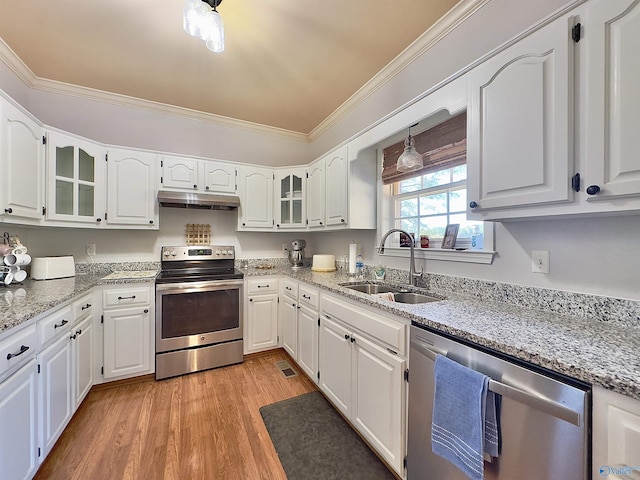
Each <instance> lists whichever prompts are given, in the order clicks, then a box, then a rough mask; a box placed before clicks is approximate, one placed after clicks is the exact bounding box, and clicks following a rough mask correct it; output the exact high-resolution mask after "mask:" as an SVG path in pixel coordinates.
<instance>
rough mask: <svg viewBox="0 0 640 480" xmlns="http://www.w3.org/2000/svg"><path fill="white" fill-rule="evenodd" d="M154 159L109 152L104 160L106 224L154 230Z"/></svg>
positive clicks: (140, 154) (149, 155)
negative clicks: (105, 164)
mask: <svg viewBox="0 0 640 480" xmlns="http://www.w3.org/2000/svg"><path fill="white" fill-rule="evenodd" d="M155 179H156V156H155V154H152V153H149V152H138V151H132V150H120V149H110V150H109V157H108V161H107V225H140V226H145V227H148V228H150V229H157V228H158V201H157V200H156V181H155Z"/></svg>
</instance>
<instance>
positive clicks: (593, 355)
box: [0, 265, 640, 400]
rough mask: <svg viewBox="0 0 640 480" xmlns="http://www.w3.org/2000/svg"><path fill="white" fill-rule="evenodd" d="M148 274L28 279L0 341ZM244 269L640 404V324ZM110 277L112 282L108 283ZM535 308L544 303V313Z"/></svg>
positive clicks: (13, 300) (5, 317)
mask: <svg viewBox="0 0 640 480" xmlns="http://www.w3.org/2000/svg"><path fill="white" fill-rule="evenodd" d="M144 270H145V271H144V273H142V272H131V271H129V272H128V273H121V272H120V271H116V272H112V273H114V274H112V275H107V274H108V273H109V272H102V273H87V274H77V275H76V276H75V277H72V278H64V279H59V280H46V281H35V280H27V281H25V282H24V283H23V284H19V285H15V286H14V285H10V286H9V287H3V288H0V337H3V336H4V335H5V334H8V331H9V329H11V328H13V327H16V326H19V325H21V324H23V323H25V322H26V321H28V320H30V319H32V318H34V317H36V316H37V315H40V314H41V313H44V312H46V311H47V310H50V309H52V308H55V307H57V306H59V305H61V304H62V303H64V302H65V301H67V300H70V299H72V298H74V297H77V296H78V295H80V294H82V293H84V292H86V291H88V290H90V289H91V288H93V287H94V286H97V285H106V284H124V283H140V282H152V281H153V280H154V278H155V275H154V276H151V275H152V274H153V271H151V270H148V269H144ZM242 271H243V272H244V273H245V276H247V277H252V276H263V275H287V276H289V277H291V278H294V279H297V280H300V281H303V282H305V283H308V284H310V285H313V286H316V287H319V288H321V289H323V290H327V291H330V292H334V293H337V294H340V295H342V296H344V297H347V298H350V299H352V300H355V301H357V302H360V303H363V304H365V305H369V306H372V307H375V308H378V309H380V310H382V311H386V312H389V313H391V314H394V315H396V316H399V317H401V318H403V319H405V320H406V321H407V323H414V324H418V325H425V326H428V327H430V328H432V329H435V330H437V331H440V332H443V333H448V334H451V335H454V336H456V337H458V338H461V339H465V340H468V341H470V342H473V343H475V344H478V345H482V346H484V347H487V348H491V349H493V350H496V351H499V352H502V353H505V354H508V355H511V356H513V357H516V358H518V359H521V360H524V361H527V362H531V363H533V364H535V365H538V366H541V367H544V368H548V369H550V370H553V371H556V372H559V373H562V374H565V375H568V376H570V377H574V378H577V379H579V380H583V381H586V382H589V383H592V384H595V385H600V386H602V387H604V388H607V389H610V390H614V391H616V392H618V393H622V394H624V395H627V396H630V397H633V398H636V399H639V400H640V326H639V325H637V324H625V323H621V322H615V321H603V320H601V319H595V318H593V317H590V316H577V315H567V314H564V313H558V312H554V311H550V308H549V305H548V304H545V303H544V302H543V301H541V300H539V299H538V300H537V302H536V301H530V302H528V303H526V305H527V306H526V307H523V306H518V305H514V304H509V303H505V302H499V301H495V300H491V299H488V298H489V296H488V295H485V296H480V297H477V298H474V297H472V296H469V295H460V294H458V293H451V292H452V291H454V290H453V289H450V290H448V291H447V290H441V291H435V295H436V296H442V295H444V298H445V299H444V300H442V301H439V302H432V303H425V304H417V305H410V304H402V303H395V302H390V301H387V300H384V299H382V298H379V297H376V296H372V295H367V294H364V293H360V292H356V291H354V290H349V289H347V288H345V287H344V286H341V285H340V284H341V283H346V282H353V281H354V279H353V277H349V276H348V275H346V274H345V273H343V272H342V271H340V270H339V271H337V272H330V273H320V272H313V271H311V269H309V268H305V269H302V270H297V271H294V270H291V269H290V268H286V267H283V266H280V265H275V268H273V269H258V268H255V267H250V268H248V269H244V270H242ZM106 276H109V278H112V279H109V278H107V279H105V277H106ZM369 283H371V282H369ZM389 283H396V282H393V281H390V282H389ZM484 297H487V298H484ZM534 300H536V299H535V298H534ZM536 303H539V304H540V307H539V308H536ZM587 313H589V312H587Z"/></svg>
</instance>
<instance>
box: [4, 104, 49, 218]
mask: <svg viewBox="0 0 640 480" xmlns="http://www.w3.org/2000/svg"><path fill="white" fill-rule="evenodd" d="M0 121H1V122H2V125H1V126H0V128H1V130H0V148H1V149H2V150H1V151H0V167H1V169H2V175H1V176H0V182H1V183H0V184H1V188H0V202H1V203H0V220H1V221H8V222H11V221H14V220H15V221H19V222H20V221H24V220H25V219H27V221H29V220H31V221H35V222H37V221H39V220H41V219H42V218H43V207H44V188H43V187H44V153H45V147H44V145H43V135H44V131H43V129H42V127H41V126H40V125H38V124H37V123H36V122H35V121H34V120H33V119H32V118H31V117H30V116H29V115H27V114H26V113H24V112H23V111H21V110H20V109H18V108H17V107H15V106H14V105H13V104H11V103H10V102H9V101H7V100H5V99H4V98H2V97H1V96H0Z"/></svg>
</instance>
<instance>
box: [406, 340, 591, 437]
mask: <svg viewBox="0 0 640 480" xmlns="http://www.w3.org/2000/svg"><path fill="white" fill-rule="evenodd" d="M411 348H413V349H415V350H417V351H419V352H420V353H421V354H423V355H424V356H425V357H427V358H429V359H430V360H433V361H434V362H435V361H436V356H437V355H444V356H445V357H446V356H447V352H445V351H441V350H436V349H435V348H433V347H431V346H427V345H425V344H424V343H418V342H415V341H413V340H412V341H411ZM489 390H491V391H492V392H494V393H497V394H498V395H503V396H505V397H508V398H511V399H512V400H515V401H516V402H520V403H523V404H525V405H528V406H530V407H532V408H535V409H536V410H540V411H542V412H545V413H548V414H550V415H553V416H554V417H556V418H559V419H560V420H564V421H566V422H569V423H571V424H572V425H576V426H577V427H579V426H580V413H578V412H576V411H575V410H572V409H570V408H568V407H565V406H564V405H562V404H560V403H558V402H554V401H553V400H549V399H546V398H542V397H539V396H538V395H536V394H535V393H534V392H527V391H525V390H522V389H520V388H516V387H512V386H511V385H507V384H506V383H502V382H498V381H497V380H493V379H489Z"/></svg>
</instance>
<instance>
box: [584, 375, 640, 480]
mask: <svg viewBox="0 0 640 480" xmlns="http://www.w3.org/2000/svg"><path fill="white" fill-rule="evenodd" d="M639 455H640V401H638V400H635V399H633V398H631V397H626V396H624V395H620V394H619V393H616V392H612V391H610V390H605V389H604V388H602V387H597V386H596V387H594V389H593V462H592V464H593V478H604V477H606V478H611V479H623V478H637V477H638V475H640V457H639Z"/></svg>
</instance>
